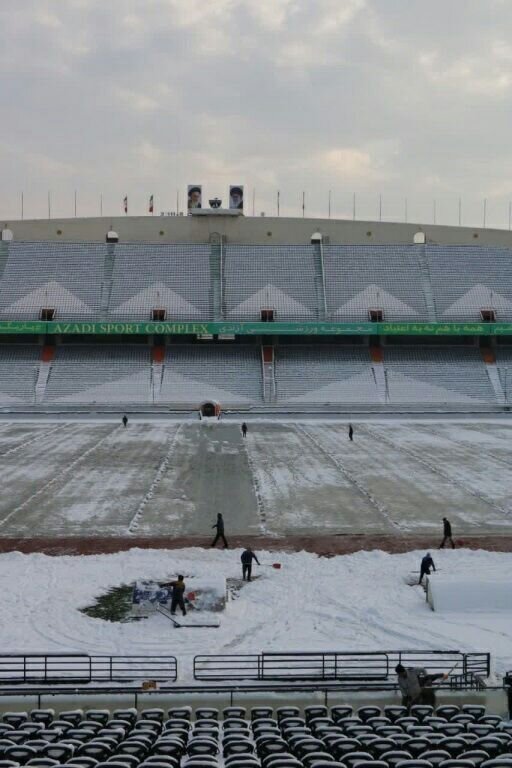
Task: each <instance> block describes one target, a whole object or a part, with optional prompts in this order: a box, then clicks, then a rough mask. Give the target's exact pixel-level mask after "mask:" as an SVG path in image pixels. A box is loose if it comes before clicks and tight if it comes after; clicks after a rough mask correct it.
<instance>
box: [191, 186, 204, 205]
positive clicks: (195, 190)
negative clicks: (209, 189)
mask: <svg viewBox="0 0 512 768" xmlns="http://www.w3.org/2000/svg"><path fill="white" fill-rule="evenodd" d="M202 207H203V188H202V186H201V185H200V184H189V185H188V187H187V208H188V210H189V211H193V210H194V209H195V208H202Z"/></svg>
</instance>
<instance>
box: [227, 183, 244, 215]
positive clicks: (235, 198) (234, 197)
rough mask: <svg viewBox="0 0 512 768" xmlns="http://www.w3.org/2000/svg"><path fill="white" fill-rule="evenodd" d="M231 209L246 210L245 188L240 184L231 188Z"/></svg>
mask: <svg viewBox="0 0 512 768" xmlns="http://www.w3.org/2000/svg"><path fill="white" fill-rule="evenodd" d="M229 208H230V210H232V211H243V209H244V188H243V186H241V185H240V184H232V185H231V186H230V188H229Z"/></svg>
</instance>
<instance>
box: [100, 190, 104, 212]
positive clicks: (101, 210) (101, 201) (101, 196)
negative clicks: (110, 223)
mask: <svg viewBox="0 0 512 768" xmlns="http://www.w3.org/2000/svg"><path fill="white" fill-rule="evenodd" d="M100 217H101V218H103V192H102V193H101V194H100Z"/></svg>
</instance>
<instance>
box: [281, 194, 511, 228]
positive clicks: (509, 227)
mask: <svg viewBox="0 0 512 768" xmlns="http://www.w3.org/2000/svg"><path fill="white" fill-rule="evenodd" d="M280 196H281V193H280V191H279V190H277V215H278V216H279V208H280V199H279V198H280ZM509 229H510V227H509Z"/></svg>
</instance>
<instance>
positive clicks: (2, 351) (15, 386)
mask: <svg viewBox="0 0 512 768" xmlns="http://www.w3.org/2000/svg"><path fill="white" fill-rule="evenodd" d="M39 353H40V350H39V347H38V346H37V345H36V344H18V343H16V344H5V345H2V346H0V403H1V404H2V405H10V404H16V403H20V404H21V403H27V404H28V403H30V404H32V403H33V402H34V391H35V383H36V379H37V372H38V369H39Z"/></svg>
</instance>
